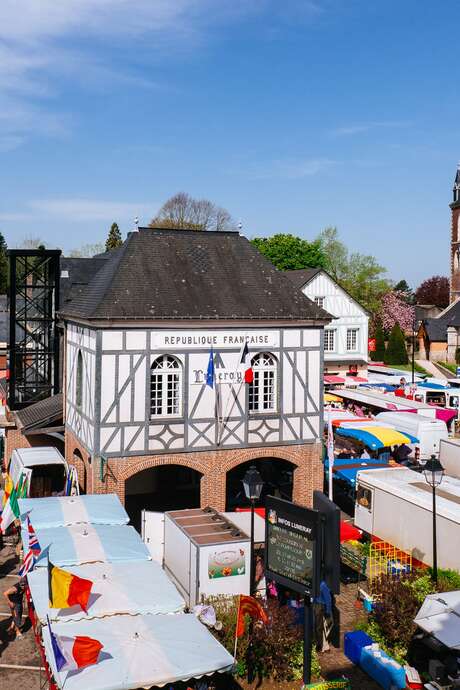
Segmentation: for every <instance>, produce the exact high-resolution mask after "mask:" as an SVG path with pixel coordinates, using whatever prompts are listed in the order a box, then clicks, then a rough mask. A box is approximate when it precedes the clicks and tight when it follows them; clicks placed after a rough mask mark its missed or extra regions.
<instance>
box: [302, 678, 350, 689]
mask: <svg viewBox="0 0 460 690" xmlns="http://www.w3.org/2000/svg"><path fill="white" fill-rule="evenodd" d="M310 688H311V690H313V689H315V690H332V688H340V690H351V685H350V681H349V680H347V679H346V678H338V679H337V680H324V681H322V682H320V683H309V684H308V685H302V688H301V690H310Z"/></svg>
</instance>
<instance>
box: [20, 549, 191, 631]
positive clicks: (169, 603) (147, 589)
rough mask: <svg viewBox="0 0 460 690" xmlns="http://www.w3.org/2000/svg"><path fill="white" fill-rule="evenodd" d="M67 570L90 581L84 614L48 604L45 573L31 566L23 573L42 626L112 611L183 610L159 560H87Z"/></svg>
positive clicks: (101, 615) (75, 607) (102, 615)
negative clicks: (127, 561)
mask: <svg viewBox="0 0 460 690" xmlns="http://www.w3.org/2000/svg"><path fill="white" fill-rule="evenodd" d="M66 570H68V571H69V572H71V573H73V574H74V575H78V576H79V577H83V578H85V579H87V580H91V581H92V582H93V588H92V591H91V596H90V600H89V604H88V613H87V614H86V613H85V612H84V611H83V610H82V609H81V608H80V606H74V607H72V608H70V609H52V608H49V604H48V572H47V569H46V568H35V570H33V571H32V572H31V573H29V575H28V576H27V580H28V583H29V587H30V593H31V595H32V599H33V602H34V607H35V612H36V615H37V616H38V618H39V620H40V622H41V623H42V625H45V624H46V617H47V616H49V617H50V619H51V621H60V622H63V623H64V622H69V621H78V620H80V619H84V620H89V619H90V618H102V617H104V616H113V615H115V614H119V613H120V614H130V615H132V616H136V615H138V614H148V613H150V614H167V613H178V612H181V611H183V610H184V608H185V602H184V600H183V598H182V597H181V595H180V594H179V592H178V591H177V589H176V587H175V586H174V585H173V583H172V582H171V580H170V579H169V578H168V576H167V575H166V573H165V571H164V570H163V568H162V567H161V566H160V564H159V563H155V562H154V561H139V562H137V563H91V564H88V565H80V566H71V567H69V568H66Z"/></svg>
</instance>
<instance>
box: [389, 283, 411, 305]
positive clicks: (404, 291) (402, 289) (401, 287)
mask: <svg viewBox="0 0 460 690" xmlns="http://www.w3.org/2000/svg"><path fill="white" fill-rule="evenodd" d="M393 290H394V291H395V292H399V293H401V296H402V297H403V299H404V301H405V302H406V303H407V304H414V302H415V295H414V293H413V291H412V290H411V289H410V287H409V285H408V283H407V281H406V280H404V279H403V280H400V281H398V282H397V283H396V285H395V286H394V288H393Z"/></svg>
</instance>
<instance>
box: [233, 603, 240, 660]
mask: <svg viewBox="0 0 460 690" xmlns="http://www.w3.org/2000/svg"><path fill="white" fill-rule="evenodd" d="M240 603H241V594H238V610H237V612H236V624H235V648H234V650H233V657H234V659H235V663H236V648H237V645H238V636H237V634H236V633H237V632H238V623H239V620H240Z"/></svg>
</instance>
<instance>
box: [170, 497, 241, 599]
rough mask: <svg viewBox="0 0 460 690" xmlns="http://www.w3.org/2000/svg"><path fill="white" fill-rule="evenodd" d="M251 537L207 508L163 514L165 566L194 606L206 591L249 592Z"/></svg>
mask: <svg viewBox="0 0 460 690" xmlns="http://www.w3.org/2000/svg"><path fill="white" fill-rule="evenodd" d="M250 554H251V549H250V539H249V537H248V536H247V535H246V534H245V533H244V532H242V531H241V530H240V529H239V528H238V527H237V526H236V525H235V524H234V523H233V522H231V521H230V520H228V519H227V518H226V517H224V516H223V515H222V514H220V513H218V512H217V511H215V510H213V509H212V508H207V509H204V510H202V509H201V508H193V509H189V510H173V511H171V512H167V513H165V514H164V568H165V570H166V572H167V573H168V575H169V577H170V578H171V579H172V581H173V582H174V584H175V585H176V587H177V589H178V590H179V592H180V593H181V594H182V596H183V597H184V599H185V601H186V603H187V606H189V607H193V606H195V604H198V603H199V602H200V601H201V600H202V598H203V597H206V596H209V595H211V596H212V595H220V594H228V595H236V594H249V587H250V569H251V563H250Z"/></svg>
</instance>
